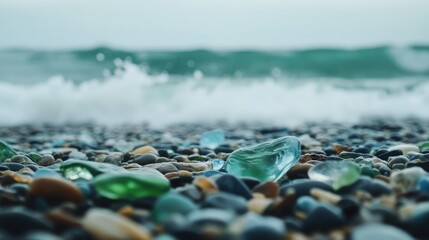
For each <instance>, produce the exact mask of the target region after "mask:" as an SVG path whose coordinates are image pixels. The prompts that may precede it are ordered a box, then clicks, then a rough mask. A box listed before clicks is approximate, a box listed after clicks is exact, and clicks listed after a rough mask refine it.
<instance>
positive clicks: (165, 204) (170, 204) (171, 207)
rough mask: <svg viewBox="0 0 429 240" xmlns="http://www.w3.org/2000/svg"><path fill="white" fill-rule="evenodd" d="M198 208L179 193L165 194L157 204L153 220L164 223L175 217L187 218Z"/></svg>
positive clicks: (153, 212)
mask: <svg viewBox="0 0 429 240" xmlns="http://www.w3.org/2000/svg"><path fill="white" fill-rule="evenodd" d="M197 209H198V207H197V206H196V205H195V204H194V203H193V202H192V201H191V200H190V199H189V198H186V197H184V196H182V195H180V194H177V193H169V194H165V195H164V196H162V197H161V198H159V199H158V201H157V202H156V204H155V206H154V209H153V211H152V218H153V220H154V221H155V222H157V223H164V222H166V221H167V220H169V219H170V218H172V217H174V216H175V215H177V216H179V217H183V218H185V217H186V216H188V214H190V213H192V212H193V211H196V210H197Z"/></svg>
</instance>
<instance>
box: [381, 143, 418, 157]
mask: <svg viewBox="0 0 429 240" xmlns="http://www.w3.org/2000/svg"><path fill="white" fill-rule="evenodd" d="M387 150H388V151H394V150H400V151H402V154H404V155H405V154H407V153H409V152H417V153H418V152H420V149H419V147H418V146H416V145H411V144H402V145H396V146H393V147H390V148H388V149H387Z"/></svg>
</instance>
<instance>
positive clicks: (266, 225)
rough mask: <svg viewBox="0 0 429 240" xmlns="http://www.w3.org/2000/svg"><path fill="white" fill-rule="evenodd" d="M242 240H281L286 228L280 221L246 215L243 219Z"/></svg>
mask: <svg viewBox="0 0 429 240" xmlns="http://www.w3.org/2000/svg"><path fill="white" fill-rule="evenodd" d="M244 222H245V225H244V229H243V232H242V234H241V235H242V239H246V240H261V239H270V240H283V239H285V233H286V228H285V225H284V224H283V222H282V221H280V220H279V219H277V218H274V217H263V216H259V215H257V214H247V215H246V216H245V218H244Z"/></svg>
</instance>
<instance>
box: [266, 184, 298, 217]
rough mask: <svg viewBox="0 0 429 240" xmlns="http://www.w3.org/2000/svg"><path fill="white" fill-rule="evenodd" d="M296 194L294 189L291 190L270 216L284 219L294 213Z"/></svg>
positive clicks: (272, 210)
mask: <svg viewBox="0 0 429 240" xmlns="http://www.w3.org/2000/svg"><path fill="white" fill-rule="evenodd" d="M295 201H296V194H295V190H294V189H289V190H287V192H286V195H285V196H284V197H283V199H282V200H281V201H279V202H277V203H276V205H275V206H274V208H273V209H271V210H270V212H269V214H270V215H274V216H278V217H283V216H286V215H288V214H291V213H292V209H293V207H294V205H295Z"/></svg>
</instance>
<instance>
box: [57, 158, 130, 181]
mask: <svg viewBox="0 0 429 240" xmlns="http://www.w3.org/2000/svg"><path fill="white" fill-rule="evenodd" d="M59 171H60V172H61V174H63V176H64V177H65V178H67V179H70V180H76V179H79V178H80V179H87V180H91V179H93V178H94V177H96V176H98V175H100V174H102V173H111V172H125V170H124V169H123V168H121V167H118V166H115V165H112V164H108V163H101V162H90V161H86V160H67V161H64V162H62V163H61V166H60V168H59Z"/></svg>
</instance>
